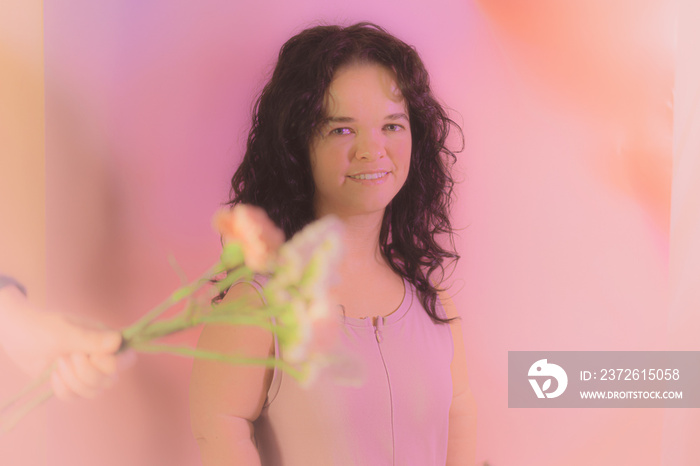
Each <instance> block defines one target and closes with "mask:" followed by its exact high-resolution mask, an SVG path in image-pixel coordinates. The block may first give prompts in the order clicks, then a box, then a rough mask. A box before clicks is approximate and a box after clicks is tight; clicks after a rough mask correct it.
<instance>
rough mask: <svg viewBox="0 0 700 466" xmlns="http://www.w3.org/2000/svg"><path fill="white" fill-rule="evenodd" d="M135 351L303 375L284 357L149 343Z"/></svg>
mask: <svg viewBox="0 0 700 466" xmlns="http://www.w3.org/2000/svg"><path fill="white" fill-rule="evenodd" d="M132 349H134V350H135V351H141V352H144V353H170V354H175V355H178V356H186V357H193V358H199V359H209V360H213V361H221V362H225V363H228V364H239V365H246V366H266V367H278V368H280V369H282V370H283V371H285V372H287V373H289V375H291V376H292V377H294V378H297V379H298V378H300V377H302V376H303V374H302V373H301V371H299V370H298V369H296V368H295V367H293V366H292V365H291V364H289V363H288V362H287V361H284V360H283V359H275V358H243V357H240V356H232V355H228V354H222V353H216V352H213V351H206V350H201V349H194V348H189V347H186V346H170V345H150V344H148V343H142V344H137V345H134V346H132Z"/></svg>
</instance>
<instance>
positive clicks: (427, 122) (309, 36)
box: [228, 22, 464, 323]
mask: <svg viewBox="0 0 700 466" xmlns="http://www.w3.org/2000/svg"><path fill="white" fill-rule="evenodd" d="M350 63H375V64H379V65H382V66H385V67H386V68H387V69H389V70H392V71H393V72H394V73H395V75H396V80H397V85H398V87H399V89H400V91H401V93H402V95H403V97H404V99H405V101H406V104H407V108H408V113H409V120H410V126H411V135H412V152H411V162H410V169H409V172H408V178H407V179H406V183H405V184H404V186H403V187H402V188H401V190H400V191H399V192H398V193H397V194H396V196H395V197H394V199H393V200H392V201H391V203H390V204H389V205H388V207H387V208H386V211H385V213H384V218H383V220H382V226H381V230H380V235H379V242H380V247H381V250H382V253H383V254H384V256H385V257H386V259H387V261H388V262H389V264H390V266H391V268H392V269H393V270H394V271H396V272H397V273H398V274H399V275H401V276H402V277H405V278H406V279H407V280H408V281H410V282H411V283H412V284H413V285H414V286H415V287H416V290H417V292H418V295H419V297H420V299H421V302H422V303H423V306H424V308H425V309H426V311H427V312H428V314H429V315H430V317H431V318H432V319H433V321H435V322H440V323H447V322H449V321H450V320H452V319H444V318H442V317H440V316H439V315H438V314H437V312H436V310H435V307H436V300H437V292H438V291H439V289H438V288H437V287H436V286H435V285H433V283H432V281H431V280H430V277H431V275H432V274H433V273H435V272H436V271H437V270H438V269H439V270H440V272H441V276H440V277H439V279H440V280H442V279H443V278H444V272H445V267H444V263H445V261H446V260H449V261H450V262H451V263H454V262H456V261H457V260H458V259H459V256H458V255H457V253H456V251H455V250H454V241H453V236H452V234H453V231H452V226H451V224H450V219H449V211H450V206H451V203H452V191H453V186H454V180H453V179H452V176H451V174H450V169H451V167H452V165H454V163H455V161H456V157H455V155H454V152H453V151H451V150H450V149H448V148H447V146H446V141H447V137H448V133H449V131H450V128H451V127H454V128H456V130H457V131H458V134H459V136H460V137H461V138H462V141H463V138H464V137H463V134H462V131H461V128H460V127H459V125H457V124H456V123H455V122H454V121H453V120H451V119H450V118H449V117H448V116H447V113H446V111H445V110H444V109H443V107H442V106H441V105H440V104H439V103H438V102H437V100H436V99H435V97H434V96H433V93H432V91H431V89H430V82H429V75H428V72H427V71H426V69H425V66H424V65H423V62H422V61H421V59H420V57H419V56H418V53H417V52H416V50H415V49H414V48H413V47H411V46H409V45H407V44H405V43H404V42H402V41H401V40H399V39H397V38H396V37H394V36H392V35H391V34H389V33H388V32H387V31H386V30H384V29H383V28H381V27H379V26H377V25H375V24H372V23H367V22H363V23H358V24H355V25H352V26H348V27H341V26H316V27H312V28H309V29H306V30H303V31H302V32H300V33H299V34H297V35H295V36H294V37H292V38H291V39H289V40H288V41H287V42H286V43H285V44H284V45H283V46H282V49H281V50H280V53H279V57H278V60H277V64H276V66H275V69H274V71H273V73H272V77H271V78H270V80H269V82H268V83H267V84H266V85H265V87H264V88H263V90H262V92H261V93H260V95H259V97H258V98H257V101H256V103H255V106H254V108H253V115H252V126H251V129H250V132H249V134H248V142H247V148H246V152H245V156H244V157H243V161H242V162H241V164H240V166H239V167H238V170H237V171H236V173H235V174H234V175H233V178H232V180H231V195H230V201H229V202H228V204H230V205H234V204H238V203H247V204H253V205H257V206H260V207H262V208H264V209H265V210H266V211H267V212H268V214H269V216H270V218H271V219H272V220H273V221H274V222H275V223H276V224H277V225H279V226H280V228H282V230H283V231H284V232H285V235H286V236H287V238H289V237H291V236H292V235H293V234H294V233H296V232H297V231H299V230H300V229H301V228H303V227H304V226H305V225H306V224H308V223H310V222H311V221H313V220H314V219H315V217H314V202H313V199H314V192H315V185H314V181H313V177H312V172H311V163H310V159H309V147H310V146H311V142H312V138H313V137H314V136H315V134H316V132H317V131H318V128H320V126H321V125H322V124H323V123H324V121H325V120H326V116H325V109H324V97H325V95H326V91H327V90H328V88H329V86H330V84H331V81H332V80H333V77H334V74H335V72H336V70H337V69H338V68H340V67H342V66H344V65H347V64H350ZM462 145H463V144H462ZM460 150H461V149H460ZM439 235H447V238H448V239H449V247H450V248H449V249H446V248H445V247H443V246H441V245H440V244H439V243H438V241H437V240H436V239H437V237H438V236H439Z"/></svg>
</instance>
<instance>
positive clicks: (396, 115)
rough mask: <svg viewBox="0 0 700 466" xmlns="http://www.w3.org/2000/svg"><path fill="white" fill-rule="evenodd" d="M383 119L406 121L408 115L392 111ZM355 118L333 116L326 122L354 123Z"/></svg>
mask: <svg viewBox="0 0 700 466" xmlns="http://www.w3.org/2000/svg"><path fill="white" fill-rule="evenodd" d="M384 119H385V120H406V121H408V115H406V114H405V113H392V114H390V115H387V116H385V117H384ZM354 122H355V119H354V118H352V117H346V116H333V117H328V118H327V119H326V123H354Z"/></svg>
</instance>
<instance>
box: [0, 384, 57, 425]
mask: <svg viewBox="0 0 700 466" xmlns="http://www.w3.org/2000/svg"><path fill="white" fill-rule="evenodd" d="M52 396H53V391H52V390H51V389H50V388H49V389H47V390H45V391H44V392H42V393H40V394H39V395H37V396H36V397H34V399H33V400H31V401H30V402H28V403H26V404H25V405H24V406H22V407H20V408H19V409H18V410H17V412H16V413H15V414H14V415H13V416H9V415H8V416H7V419H6V420H4V421H3V422H2V424H0V434H6V433H7V432H9V431H11V430H12V428H14V426H16V425H17V423H18V422H19V421H21V420H22V419H24V417H25V416H26V415H27V414H29V413H30V412H31V411H32V410H33V409H34V408H37V407H39V406H41V405H42V404H43V403H45V402H46V401H48V400H50V399H51V397H52Z"/></svg>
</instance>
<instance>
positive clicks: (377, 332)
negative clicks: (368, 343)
mask: <svg viewBox="0 0 700 466" xmlns="http://www.w3.org/2000/svg"><path fill="white" fill-rule="evenodd" d="M383 321H384V318H383V317H381V316H377V317H373V318H372V325H373V326H374V337H375V338H376V339H377V343H381V342H382V331H381V330H382V329H381V327H382V324H383V323H384V322H383Z"/></svg>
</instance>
